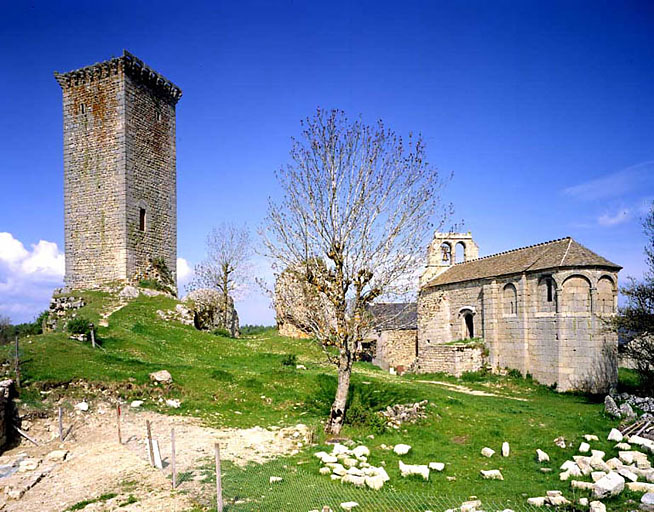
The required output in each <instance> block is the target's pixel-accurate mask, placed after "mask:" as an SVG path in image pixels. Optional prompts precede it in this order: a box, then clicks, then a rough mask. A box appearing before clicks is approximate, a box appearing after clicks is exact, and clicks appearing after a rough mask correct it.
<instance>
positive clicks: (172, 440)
mask: <svg viewBox="0 0 654 512" xmlns="http://www.w3.org/2000/svg"><path fill="white" fill-rule="evenodd" d="M170 450H171V456H170V465H171V469H172V470H173V489H174V488H175V487H177V468H176V467H175V427H173V428H171V429H170Z"/></svg>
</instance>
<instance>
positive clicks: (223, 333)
mask: <svg viewBox="0 0 654 512" xmlns="http://www.w3.org/2000/svg"><path fill="white" fill-rule="evenodd" d="M211 334H213V335H214V336H222V337H223V338H231V337H232V334H231V333H230V332H229V331H228V330H227V329H225V328H224V327H218V328H217V329H214V330H213V331H211Z"/></svg>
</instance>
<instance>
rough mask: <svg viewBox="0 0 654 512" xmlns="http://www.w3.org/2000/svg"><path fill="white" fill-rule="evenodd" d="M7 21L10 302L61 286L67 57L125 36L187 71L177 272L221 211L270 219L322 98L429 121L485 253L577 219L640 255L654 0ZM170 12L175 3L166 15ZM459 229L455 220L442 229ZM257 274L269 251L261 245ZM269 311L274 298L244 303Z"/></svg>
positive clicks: (396, 120)
mask: <svg viewBox="0 0 654 512" xmlns="http://www.w3.org/2000/svg"><path fill="white" fill-rule="evenodd" d="M5 11H6V12H5V13H4V14H5V16H4V17H3V19H2V20H0V28H2V30H0V45H1V47H2V48H3V49H4V50H5V52H4V53H5V65H4V66H3V68H2V70H1V71H0V77H1V78H2V82H3V84H4V87H5V94H3V95H2V97H0V106H1V107H2V110H3V112H4V119H6V120H7V122H6V123H3V125H1V126H0V148H1V149H2V154H3V157H4V158H3V161H2V163H0V170H1V171H0V172H1V176H2V183H3V191H4V192H5V194H4V197H3V206H2V207H1V208H0V315H7V316H9V317H10V318H11V319H12V321H13V322H15V323H19V322H25V321H30V320H32V319H33V318H34V317H35V316H36V315H37V314H38V313H39V312H41V311H43V310H44V309H46V308H47V307H48V302H49V298H50V296H51V294H52V291H53V290H54V289H55V288H57V287H60V286H61V284H62V277H63V269H64V254H63V162H62V106H61V92H60V89H59V86H58V85H57V83H56V81H55V80H54V78H53V71H54V70H58V71H60V72H66V71H70V70H75V69H79V68H81V67H85V66H88V65H92V64H94V63H96V62H102V61H105V60H107V59H109V58H111V56H112V55H116V52H119V53H118V55H120V54H122V51H123V49H126V50H127V51H129V52H130V53H132V54H134V55H135V56H136V57H138V58H139V59H142V60H143V61H144V62H145V63H146V64H147V65H148V66H151V67H152V68H153V69H154V70H155V71H157V72H159V73H161V74H162V75H163V76H165V77H166V78H167V79H169V80H171V81H172V82H173V83H175V84H176V85H178V86H179V87H180V88H181V89H182V91H183V96H182V98H181V100H180V102H179V103H178V105H177V191H178V207H177V208H178V257H179V260H178V265H177V267H178V276H179V278H180V283H181V287H180V288H181V289H183V288H184V286H185V285H186V284H187V283H188V281H189V279H190V277H191V273H192V268H193V266H194V265H195V264H197V263H199V262H200V261H201V260H202V258H203V256H204V252H205V247H204V242H205V238H206V235H207V234H208V233H209V231H210V230H211V228H212V227H213V226H215V225H217V224H219V223H220V222H223V221H225V222H235V223H238V224H245V225H247V226H248V227H249V228H250V229H251V230H252V232H253V234H254V233H255V232H256V229H257V228H258V227H260V226H261V225H262V222H263V218H264V215H265V210H266V204H267V200H268V198H269V197H273V198H277V197H279V194H280V189H279V186H278V185H277V183H276V181H275V178H274V171H275V170H276V169H278V168H279V167H280V166H282V165H284V164H285V163H287V162H288V161H289V157H288V152H289V149H290V139H291V137H293V136H297V135H298V134H299V132H300V124H299V122H300V120H301V119H303V118H305V117H307V116H310V115H312V114H313V112H314V111H315V109H316V107H318V106H321V107H324V108H332V107H337V108H342V109H344V110H345V111H346V112H347V113H348V115H349V116H350V117H356V116H359V115H360V116H361V117H362V118H363V120H364V121H366V122H373V121H375V120H377V119H383V120H384V122H385V124H386V125H387V126H388V127H389V128H391V129H393V130H395V131H396V132H397V133H398V134H400V135H403V136H406V135H408V134H409V133H411V132H414V133H421V134H422V135H423V137H424V138H425V141H426V145H427V154H428V156H429V158H430V160H431V161H432V162H434V164H435V165H436V166H438V168H439V169H440V171H441V172H442V173H443V175H449V174H450V172H453V179H452V181H451V182H450V183H449V184H448V186H447V187H446V188H445V190H444V194H443V197H444V199H445V200H446V201H447V202H452V203H453V204H454V207H455V214H454V217H453V218H452V219H451V223H452V224H456V225H458V226H460V229H461V230H462V231H471V233H472V236H473V238H474V239H475V241H476V242H477V243H478V244H479V246H480V256H487V255H491V254H494V253H499V252H504V251H507V250H513V249H516V248H519V247H524V246H529V245H535V244H538V243H544V242H547V241H550V240H555V239H560V238H565V237H567V236H570V237H572V238H574V239H575V240H576V241H577V242H579V243H581V244H582V245H584V246H586V247H587V248H589V249H590V250H592V251H594V252H596V253H597V254H599V255H600V256H603V257H604V258H606V259H608V260H610V261H613V262H615V263H616V264H618V265H621V266H622V267H624V268H623V270H622V271H621V272H620V280H621V282H622V283H624V282H625V279H626V277H628V276H633V277H635V278H637V279H641V278H642V277H643V273H644V271H645V261H644V245H645V236H644V234H643V232H642V227H641V225H640V219H642V217H643V216H644V215H645V214H646V213H647V211H648V208H649V207H650V206H651V204H652V201H653V200H654V144H653V142H654V140H653V139H652V134H654V117H652V116H651V112H654V88H653V87H652V83H653V81H654V31H652V30H651V27H652V26H654V8H653V7H652V5H651V4H649V3H648V2H638V1H636V2H625V3H620V4H611V3H597V2H591V1H582V2H576V3H574V4H570V3H569V2H563V1H552V2H547V3H545V2H541V3H539V2H534V3H528V4H520V5H518V4H515V3H514V2H511V1H508V0H498V1H497V2H493V3H492V4H486V3H481V2H478V3H469V2H459V1H451V2H443V3H438V4H436V3H433V2H426V1H424V2H422V1H418V2H412V3H410V4H408V5H402V6H401V7H398V6H397V5H396V4H395V3H391V2H376V3H374V4H373V3H369V2H339V1H336V2H330V3H329V4H322V3H315V4H314V3H310V4H306V5H304V4H302V5H298V4H296V3H294V2H283V1H282V2H279V3H276V4H275V5H268V4H266V3H263V2H242V3H239V4H238V5H236V4H233V3H231V2H216V3H209V2H191V3H189V4H188V5H185V8H184V9H179V6H178V5H177V4H173V3H172V2H168V1H162V2H159V3H157V4H154V3H153V4H152V5H150V4H149V3H148V2H143V3H138V4H132V3H128V2H122V1H118V2H113V3H112V4H111V5H89V4H85V3H82V2H77V1H71V2H69V3H67V4H66V5H59V4H53V3H48V2H41V1H37V2H35V3H33V4H31V5H29V6H26V5H22V4H16V3H15V4H10V5H8V6H7V7H6V9H5ZM170 12H174V13H175V14H174V16H171V15H169V13H170ZM448 227H449V226H448ZM255 266H256V268H257V272H258V274H259V275H260V276H261V277H264V278H267V279H268V281H270V280H271V279H272V274H271V270H270V266H269V263H268V262H266V261H265V260H264V259H263V258H262V257H261V256H257V257H256V259H255ZM237 309H238V312H239V316H240V318H241V321H242V322H243V324H259V325H262V324H263V325H272V324H273V323H274V311H273V310H272V308H271V307H270V300H269V298H268V297H267V296H266V295H265V294H264V293H263V292H262V291H261V290H259V289H253V290H252V293H251V294H250V296H249V297H247V298H246V299H245V300H242V301H238V302H237Z"/></svg>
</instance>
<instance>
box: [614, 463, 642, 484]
mask: <svg viewBox="0 0 654 512" xmlns="http://www.w3.org/2000/svg"><path fill="white" fill-rule="evenodd" d="M617 473H618V475H620V476H621V477H622V478H624V479H625V480H629V481H630V482H635V481H636V480H638V475H637V474H636V473H634V472H633V471H630V470H629V468H627V467H626V466H623V467H621V468H619V469H618V470H617Z"/></svg>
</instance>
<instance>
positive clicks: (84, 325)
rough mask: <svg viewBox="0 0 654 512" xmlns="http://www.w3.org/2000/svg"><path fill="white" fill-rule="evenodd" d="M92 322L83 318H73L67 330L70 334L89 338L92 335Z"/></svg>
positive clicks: (67, 325) (69, 321)
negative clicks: (83, 335)
mask: <svg viewBox="0 0 654 512" xmlns="http://www.w3.org/2000/svg"><path fill="white" fill-rule="evenodd" d="M91 325H92V324H91V322H90V321H89V320H88V319H86V318H84V317H81V316H78V317H75V318H71V319H70V320H68V323H67V324H66V330H67V331H68V332H69V333H70V334H85V335H87V336H89V335H90V334H91Z"/></svg>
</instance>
